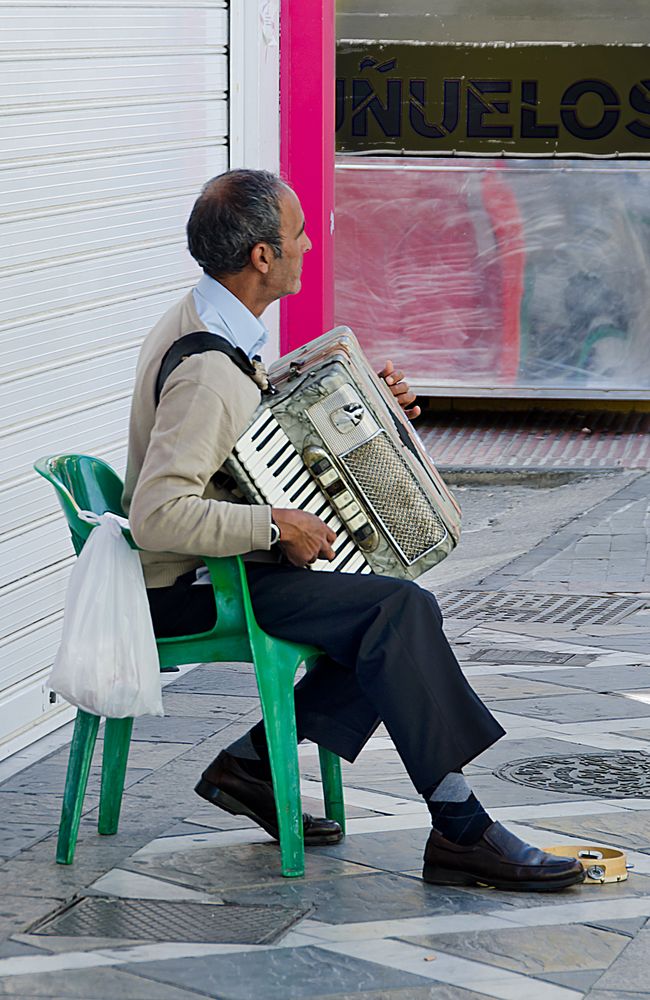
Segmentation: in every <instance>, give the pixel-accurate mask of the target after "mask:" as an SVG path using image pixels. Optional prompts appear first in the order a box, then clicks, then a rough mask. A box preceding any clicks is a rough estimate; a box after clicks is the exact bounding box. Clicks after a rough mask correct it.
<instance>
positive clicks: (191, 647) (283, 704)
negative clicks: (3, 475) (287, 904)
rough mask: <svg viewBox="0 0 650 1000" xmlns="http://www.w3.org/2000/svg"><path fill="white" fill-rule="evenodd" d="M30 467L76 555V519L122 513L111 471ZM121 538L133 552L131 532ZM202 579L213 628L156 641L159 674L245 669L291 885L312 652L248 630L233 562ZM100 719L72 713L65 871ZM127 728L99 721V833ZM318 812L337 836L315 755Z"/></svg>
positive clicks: (240, 574) (250, 617) (111, 805)
mask: <svg viewBox="0 0 650 1000" xmlns="http://www.w3.org/2000/svg"><path fill="white" fill-rule="evenodd" d="M34 468H35V470H36V472H38V473H39V474H40V475H41V476H44V478H45V479H47V481H48V482H49V483H51V484H52V486H53V487H54V489H55V490H56V493H57V498H58V500H59V503H60V504H61V506H62V508H63V512H64V514H65V516H66V519H67V522H68V527H69V529H70V533H71V535H72V542H73V545H74V548H75V551H76V553H77V555H78V554H79V552H80V551H81V549H82V548H83V545H84V543H85V541H86V539H87V538H88V535H89V534H90V532H91V531H92V530H93V526H92V525H90V524H87V523H86V522H85V521H83V520H82V519H81V518H80V517H79V511H80V510H92V511H93V512H94V513H95V514H104V513H105V512H106V511H111V512H113V513H114V514H122V513H123V511H122V500H121V498H122V488H123V487H122V482H121V480H120V478H119V476H118V475H117V474H116V472H115V471H114V470H113V469H112V468H111V467H110V465H107V464H106V462H102V461H101V460H100V459H97V458H92V457H91V456H89V455H56V456H53V457H49V458H41V459H39V460H38V461H37V462H36V463H35V464H34ZM123 535H124V536H125V538H126V539H127V541H128V542H129V544H130V545H131V547H132V548H137V545H136V544H135V542H134V541H133V538H132V536H131V534H130V532H129V531H128V530H126V529H123ZM204 562H205V564H206V566H207V567H208V570H209V572H210V578H211V581H212V586H213V588H214V595H215V601H216V605H217V622H216V625H215V626H214V628H213V629H212V630H211V631H210V632H202V633H199V634H197V635H184V636H175V637H173V638H170V639H158V640H157V646H158V655H159V658H160V669H161V671H173V670H176V669H177V668H178V666H179V665H180V664H184V663H205V662H209V663H215V662H216V663H228V662H236V663H253V664H254V667H255V676H256V678H257V687H258V690H259V695H260V702H261V705H262V716H263V719H264V727H265V730H266V736H267V742H268V748H269V757H270V760H271V773H272V776H273V788H274V792H275V801H276V807H277V813H278V828H279V833H280V850H281V861H282V874H283V875H284V876H286V877H289V878H290V877H299V876H301V875H304V871H305V852H304V840H303V829H302V805H301V800H300V774H299V770H298V748H297V736H296V719H295V708H294V700H293V685H294V680H295V675H296V671H297V670H298V667H299V666H300V665H301V664H302V663H304V664H305V665H306V667H307V669H309V668H310V667H312V666H313V665H314V663H315V661H316V659H317V658H318V656H319V655H321V654H320V653H319V651H318V650H317V649H315V648H314V647H313V646H307V645H299V644H297V643H291V642H286V641H284V640H282V639H274V638H273V637H272V636H270V635H267V634H266V633H265V632H263V631H262V629H261V628H260V627H259V625H258V624H257V622H256V621H255V615H254V613H253V608H252V605H251V600H250V594H249V591H248V583H247V579H246V573H245V570H244V565H243V563H242V560H241V559H240V558H239V557H238V556H236V557H228V558H223V559H211V558H206V559H205V560H204ZM99 722H100V719H99V716H97V715H91V714H90V713H88V712H84V711H82V709H78V711H77V717H76V721H75V727H74V734H73V737H72V744H71V747H70V758H69V762H68V771H67V776H66V783H65V792H64V796H63V806H62V810H61V823H60V826H59V838H58V844H57V853H56V860H57V862H58V863H59V864H63V865H69V864H71V863H72V861H73V858H74V851H75V845H76V842H77V835H78V832H79V821H80V819H81V809H82V806H83V800H84V795H85V791H86V785H87V782H88V773H89V770H90V764H91V760H92V756H93V750H94V747H95V740H96V738H97V731H98V728H99ZM132 727H133V719H131V718H128V719H107V720H106V728H105V733H104V753H103V759H102V779H101V791H100V803H99V822H98V829H99V833H101V834H105V835H110V834H114V833H117V829H118V824H119V817H120V808H121V804H122V793H123V790H124V777H125V772H126V762H127V757H128V753H129V744H130V742H131V730H132ZM319 756H320V766H321V776H322V781H323V792H324V798H325V812H326V815H327V816H328V817H329V818H330V819H334V820H336V821H337V822H338V823H340V825H341V827H342V828H343V830H345V807H344V802H343V789H342V784H341V764H340V760H339V758H338V757H337V756H336V755H335V754H333V753H330V752H329V751H328V750H325V749H324V748H323V747H319Z"/></svg>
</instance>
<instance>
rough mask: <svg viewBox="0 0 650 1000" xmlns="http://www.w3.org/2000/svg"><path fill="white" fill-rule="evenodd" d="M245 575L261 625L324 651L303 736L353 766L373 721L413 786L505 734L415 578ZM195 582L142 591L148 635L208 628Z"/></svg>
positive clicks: (206, 595)
mask: <svg viewBox="0 0 650 1000" xmlns="http://www.w3.org/2000/svg"><path fill="white" fill-rule="evenodd" d="M246 570H247V575H248V582H249V587H250V592H251V600H252V603H253V609H254V611H255V616H256V618H257V620H258V622H259V624H260V626H261V627H262V628H263V629H264V630H265V631H266V632H268V633H269V635H273V636H277V637H278V638H281V639H288V640H292V641H294V642H306V643H311V644H313V645H314V646H317V647H319V648H320V649H322V650H323V652H324V653H325V654H326V655H325V656H323V657H322V658H321V659H320V660H319V662H318V665H317V666H316V667H315V668H314V669H313V670H311V671H310V672H309V673H308V674H306V675H305V676H304V677H303V678H302V679H301V680H300V681H299V682H298V684H297V685H296V688H295V699H296V722H297V726H298V732H299V734H300V736H301V737H306V738H307V739H310V740H313V741H314V742H315V743H318V744H320V745H321V746H324V747H326V748H327V749H328V750H331V751H333V752H334V753H336V754H338V755H339V756H340V757H343V758H345V759H346V760H349V761H353V760H354V759H355V758H356V756H357V755H358V753H359V751H360V750H361V748H362V747H363V746H364V744H365V743H366V742H367V740H368V739H369V737H370V736H371V735H372V733H373V732H374V730H375V729H376V727H377V725H378V724H379V722H380V721H383V722H384V724H385V726H386V728H387V730H388V732H389V733H390V736H391V737H392V739H393V742H394V743H395V746H396V748H397V751H398V753H399V755H400V757H401V758H402V761H403V762H404V766H405V767H406V770H407V771H408V773H409V775H410V777H411V780H412V781H413V784H414V785H415V788H416V789H417V790H418V791H419V792H422V791H424V789H426V788H428V787H430V786H431V785H434V784H436V783H437V782H438V781H440V780H441V779H442V778H443V777H444V776H445V775H446V774H448V773H449V772H450V771H458V770H460V769H461V768H462V767H463V766H464V765H465V764H467V763H468V762H469V761H471V760H472V759H473V758H474V757H476V756H477V755H478V754H480V753H482V752H483V751H484V750H486V749H487V748H488V747H489V746H491V745H492V744H493V743H495V742H496V740H498V739H499V738H500V737H501V736H503V734H504V731H503V729H502V728H501V726H500V725H499V724H498V722H497V721H496V720H495V719H494V717H493V716H492V715H491V713H490V712H489V711H488V709H487V708H486V707H485V705H484V704H483V702H482V701H481V700H480V698H479V697H478V695H476V694H475V692H474V691H473V690H472V688H471V687H470V685H469V684H468V682H467V680H466V679H465V677H464V676H463V673H462V671H461V669H460V667H459V665H458V661H457V660H456V657H455V656H454V654H453V652H452V651H451V648H450V646H449V643H448V642H447V639H446V637H445V634H444V632H443V630H442V614H441V612H440V609H439V607H438V603H437V601H436V599H435V597H433V595H432V594H430V593H429V592H428V591H426V590H424V589H422V588H421V587H419V586H418V585H417V584H416V583H411V582H408V581H404V580H396V579H393V578H391V577H383V576H370V575H368V576H357V575H352V574H345V573H318V572H314V571H312V570H305V569H297V568H295V567H293V566H278V565H275V564H267V563H247V564H246ZM193 578H194V574H186V575H185V576H184V577H181V578H180V579H179V580H177V581H176V583H175V584H174V586H173V587H166V588H163V589H156V590H150V591H149V592H148V593H149V601H150V605H151V609H152V617H153V622H154V630H155V631H156V634H157V635H184V634H190V633H192V632H199V631H203V630H205V629H209V628H211V626H212V624H213V623H214V620H215V609H214V598H213V595H212V588H211V587H209V586H191V582H192V580H193Z"/></svg>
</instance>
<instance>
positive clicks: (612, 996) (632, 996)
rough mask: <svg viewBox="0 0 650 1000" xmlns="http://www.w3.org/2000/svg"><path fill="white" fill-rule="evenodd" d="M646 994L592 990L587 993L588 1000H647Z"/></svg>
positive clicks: (627, 991)
mask: <svg viewBox="0 0 650 1000" xmlns="http://www.w3.org/2000/svg"><path fill="white" fill-rule="evenodd" d="M647 998H648V993H647V992H646V991H644V992H643V993H638V992H636V991H635V992H634V993H631V992H630V991H629V990H614V991H613V992H612V991H610V990H592V991H591V992H590V993H589V1000H647Z"/></svg>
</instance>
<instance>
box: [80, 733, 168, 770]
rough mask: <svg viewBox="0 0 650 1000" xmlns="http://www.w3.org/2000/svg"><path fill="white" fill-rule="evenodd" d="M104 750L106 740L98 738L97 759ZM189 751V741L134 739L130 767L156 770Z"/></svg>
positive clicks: (130, 749) (131, 746) (130, 751)
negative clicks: (162, 741)
mask: <svg viewBox="0 0 650 1000" xmlns="http://www.w3.org/2000/svg"><path fill="white" fill-rule="evenodd" d="M103 752H104V741H103V740H97V744H96V747H95V759H97V758H98V757H99V759H100V760H101V754H102V753H103ZM186 752H187V743H161V742H156V743H153V742H151V743H149V742H145V741H144V740H132V742H131V745H130V747H129V768H144V769H146V770H148V771H156V770H158V768H159V767H163V766H164V765H165V764H169V763H170V762H171V761H172V760H176V759H177V758H178V757H180V756H181V755H182V754H184V753H186Z"/></svg>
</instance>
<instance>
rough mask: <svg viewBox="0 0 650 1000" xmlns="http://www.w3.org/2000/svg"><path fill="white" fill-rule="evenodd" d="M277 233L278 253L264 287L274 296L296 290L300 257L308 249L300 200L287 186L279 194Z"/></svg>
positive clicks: (299, 271)
mask: <svg viewBox="0 0 650 1000" xmlns="http://www.w3.org/2000/svg"><path fill="white" fill-rule="evenodd" d="M280 237H281V241H282V244H281V245H282V256H281V257H275V258H273V260H272V261H271V262H270V266H269V271H268V274H267V276H266V277H267V287H268V290H269V291H272V292H273V298H275V299H279V298H282V296H283V295H295V293H296V292H299V291H300V275H301V273H302V259H303V257H304V256H305V254H306V253H307V252H308V251H309V250H311V240H310V239H309V237H308V236H307V233H306V232H305V217H304V215H303V211H302V208H301V207H300V202H299V201H298V198H297V196H296V195H295V194H294V192H293V191H292V190H291V189H290V188H287V189H286V191H284V192H283V193H282V195H281V196H280Z"/></svg>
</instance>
